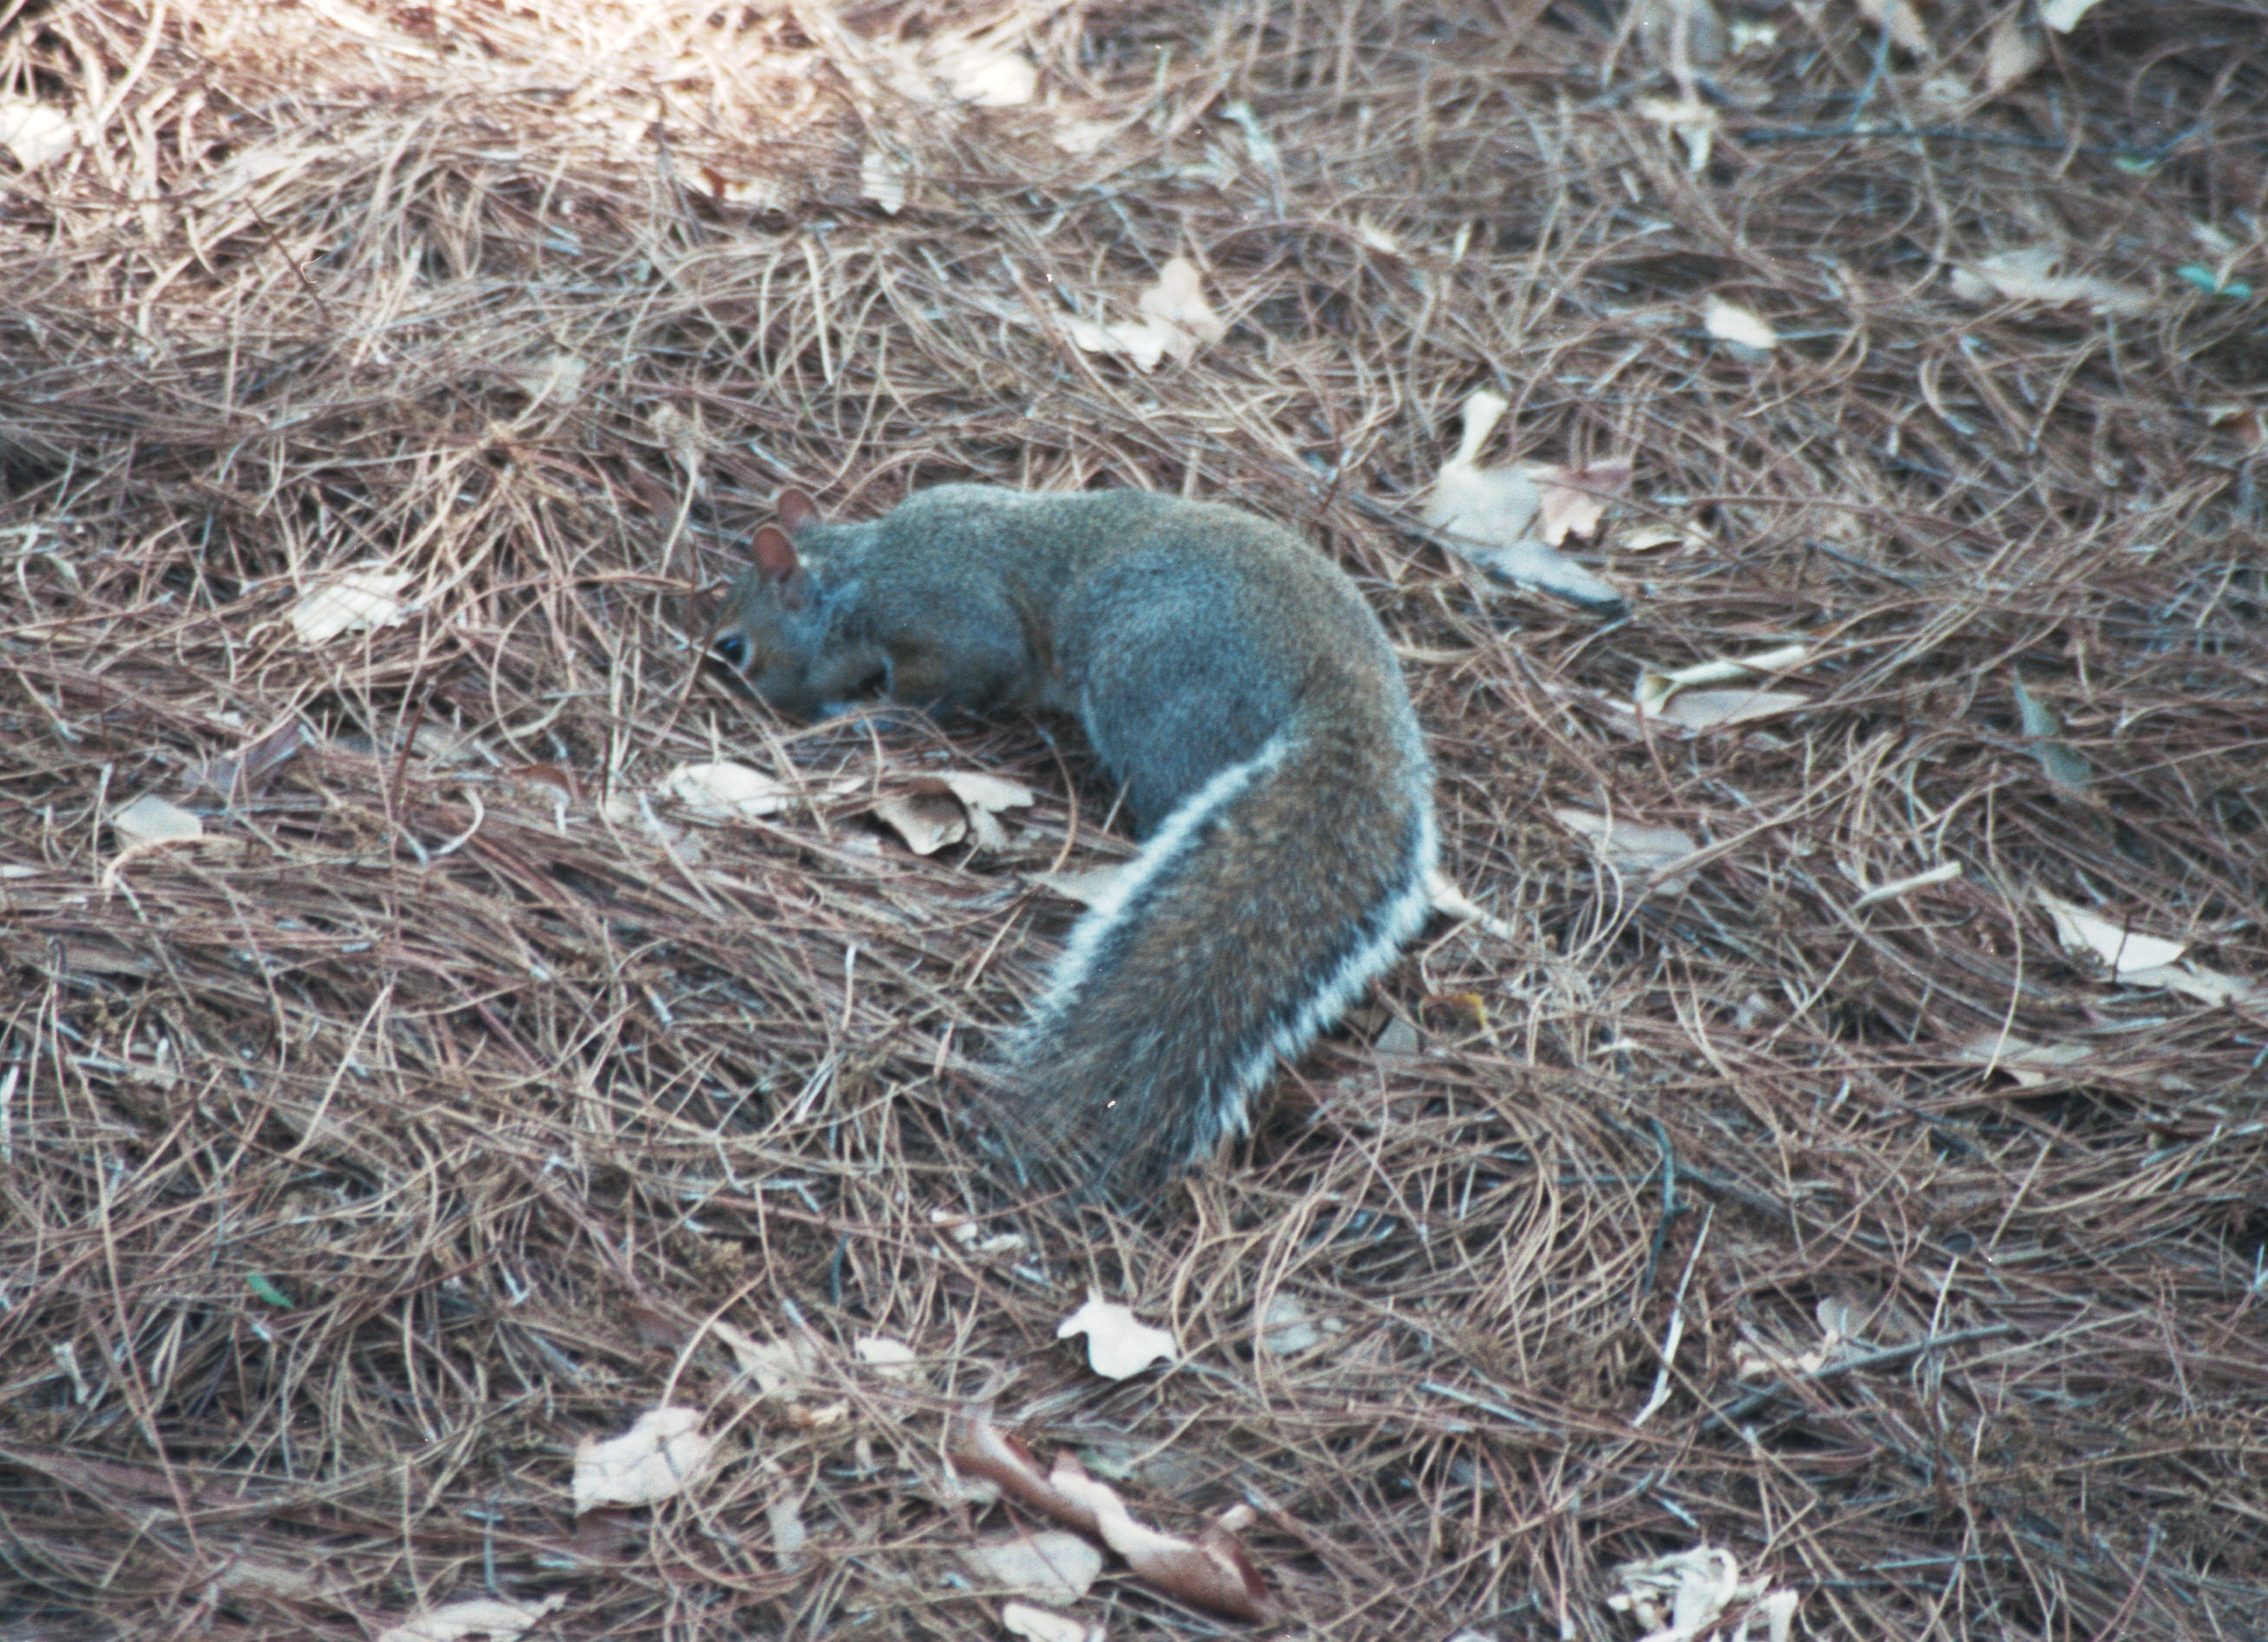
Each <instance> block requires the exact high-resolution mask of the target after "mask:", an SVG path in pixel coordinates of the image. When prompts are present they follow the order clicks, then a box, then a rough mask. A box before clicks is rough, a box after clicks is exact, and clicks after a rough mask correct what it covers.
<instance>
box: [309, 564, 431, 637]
mask: <svg viewBox="0 0 2268 1642" xmlns="http://www.w3.org/2000/svg"><path fill="white" fill-rule="evenodd" d="M409 579H410V578H409V571H381V570H374V569H356V570H351V571H346V572H345V573H344V574H343V575H340V576H336V577H334V578H331V579H330V580H328V581H327V582H325V583H323V584H322V585H320V586H318V587H314V588H311V589H310V590H309V591H307V592H306V593H302V594H301V595H300V596H299V599H298V602H297V603H295V604H294V605H292V607H291V610H290V611H289V612H288V613H287V619H288V620H289V621H290V622H291V629H292V630H293V631H294V632H296V633H297V634H298V636H299V642H300V643H301V644H322V643H324V642H325V641H326V640H328V639H333V638H336V637H338V636H339V635H340V634H342V633H353V632H359V631H361V630H363V629H365V628H372V627H386V626H388V625H390V624H391V623H393V622H398V621H400V620H401V616H402V614H403V611H404V609H405V606H404V605H403V603H402V601H401V600H400V599H399V598H397V597H396V596H395V595H396V594H398V593H401V590H402V589H403V588H404V587H406V586H408V585H409Z"/></svg>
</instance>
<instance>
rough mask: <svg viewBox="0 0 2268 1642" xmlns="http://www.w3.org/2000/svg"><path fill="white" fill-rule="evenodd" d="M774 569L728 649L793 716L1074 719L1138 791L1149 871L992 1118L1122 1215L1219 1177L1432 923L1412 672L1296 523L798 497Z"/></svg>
mask: <svg viewBox="0 0 2268 1642" xmlns="http://www.w3.org/2000/svg"><path fill="white" fill-rule="evenodd" d="M752 556H753V559H754V563H753V564H752V565H751V566H750V567H749V568H748V569H747V570H746V571H743V572H741V574H740V576H739V577H738V578H736V579H735V580H734V581H733V584H732V586H731V588H730V591H729V592H728V593H727V594H726V596H725V603H724V607H723V609H722V611H721V613H720V615H719V618H718V622H717V625H716V628H715V637H714V640H713V651H714V653H715V654H716V656H717V657H718V659H720V660H721V661H723V662H724V663H725V665H726V666H729V667H730V668H732V669H733V671H734V672H735V673H737V674H740V677H741V678H742V679H743V680H744V681H746V682H747V684H748V685H749V686H751V687H752V688H754V690H755V693H756V694H757V695H758V696H761V697H762V699H763V700H764V701H765V702H767V703H770V705H771V706H772V707H774V708H776V709H777V710H779V711H782V712H784V713H785V714H787V715H789V716H790V717H792V718H799V719H812V718H826V717H829V716H832V715H833V714H835V713H836V712H839V711H843V710H844V709H846V708H847V707H848V706H850V705H851V703H853V702H854V701H856V700H857V699H858V698H860V697H861V696H872V695H873V694H875V693H877V692H879V694H880V695H881V696H884V697H887V699H889V700H891V701H893V702H898V703H905V704H907V705H910V706H913V707H917V708H920V709H923V710H924V711H928V712H930V713H931V714H932V715H942V714H946V713H954V712H961V711H983V710H986V709H990V708H993V707H1003V706H1005V707H1013V708H1021V709H1027V710H1058V711H1067V712H1069V713H1071V714H1072V715H1074V716H1075V717H1077V718H1079V721H1080V724H1081V725H1082V727H1083V728H1084V729H1085V731H1086V737H1087V740H1088V741H1089V742H1090V743H1091V744H1092V746H1093V747H1094V751H1095V752H1096V754H1097V755H1099V756H1100V758H1101V762H1102V763H1103V765H1104V766H1105V768H1106V769H1108V771H1109V772H1110V774H1111V775H1112V776H1113V777H1116V779H1117V780H1118V781H1120V782H1122V783H1123V786H1124V792H1125V802H1126V806H1127V807H1128V809H1129V810H1130V812H1131V814H1132V816H1133V820H1134V822H1135V825H1136V828H1137V829H1138V832H1139V834H1140V835H1141V836H1143V838H1144V839H1145V843H1144V846H1143V848H1142V850H1141V852H1140V853H1139V854H1138V856H1137V857H1136V858H1135V859H1134V860H1133V861H1132V862H1130V864H1129V865H1127V866H1126V867H1125V868H1124V869H1123V870H1122V871H1121V873H1119V874H1118V875H1117V876H1116V878H1115V879H1114V880H1112V881H1111V884H1110V886H1109V887H1108V890H1107V891H1106V892H1105V893H1104V894H1103V895H1101V898H1100V899H1098V900H1097V901H1096V902H1095V903H1094V905H1093V906H1092V907H1091V908H1090V909H1088V910H1087V911H1086V914H1085V915H1084V916H1083V917H1081V918H1080V919H1079V922H1078V923H1077V924H1075V925H1074V926H1073V928H1072V930H1071V939H1070V941H1069V943H1068V944H1067V946H1065V948H1064V952H1063V954H1062V956H1061V957H1060V958H1059V959H1058V960H1057V962H1056V964H1055V966H1054V968H1053V970H1052V971H1051V973H1050V974H1049V977H1048V979H1047V982H1046V983H1045V986H1044V988H1043V990H1042V993H1041V996H1040V998H1039V999H1038V1000H1037V1002H1036V1003H1035V1005H1033V1007H1032V1010H1031V1012H1030V1015H1029V1017H1028V1019H1027V1020H1026V1022H1025V1024H1024V1025H1023V1026H1022V1027H1021V1028H1020V1029H1019V1030H1017V1031H1016V1032H1014V1033H1013V1035H1012V1036H1011V1037H1010V1038H1009V1039H1008V1042H1007V1044H1006V1047H1005V1053H1004V1054H1003V1055H1001V1056H1000V1057H999V1064H998V1068H997V1071H998V1086H997V1089H996V1090H995V1092H994V1093H991V1094H990V1095H988V1096H987V1097H985V1101H986V1103H988V1104H989V1105H990V1108H991V1115H992V1116H993V1117H994V1118H995V1119H996V1127H997V1130H998V1138H999V1139H1000V1141H1001V1142H1002V1143H1003V1144H1004V1145H1005V1148H1006V1149H1007V1151H1008V1152H1009V1153H1010V1155H1011V1156H1012V1157H1013V1159H1014V1160H1016V1162H1017V1164H1018V1166H1019V1167H1020V1168H1021V1167H1024V1166H1026V1165H1027V1164H1039V1165H1042V1166H1045V1167H1050V1168H1052V1169H1053V1170H1054V1171H1055V1172H1056V1173H1057V1174H1058V1175H1059V1176H1060V1177H1061V1178H1063V1179H1064V1180H1066V1181H1068V1182H1072V1183H1074V1184H1080V1183H1083V1185H1084V1187H1086V1188H1091V1189H1094V1191H1095V1192H1097V1193H1098V1194H1099V1195H1101V1196H1102V1197H1106V1198H1108V1199H1115V1200H1120V1201H1123V1200H1125V1199H1126V1198H1127V1197H1129V1196H1130V1194H1133V1193H1138V1192H1141V1191H1145V1190H1148V1189H1154V1188H1155V1187H1157V1186H1159V1185H1161V1184H1162V1183H1164V1182H1165V1181H1166V1180H1167V1179H1169V1178H1171V1177H1172V1176H1173V1175H1175V1174H1178V1173H1180V1172H1181V1171H1182V1170H1183V1169H1185V1168H1187V1167H1189V1166H1191V1165H1193V1164H1195V1163H1197V1162H1198V1161H1201V1160H1204V1158H1206V1157H1207V1156H1209V1155H1210V1154H1211V1152H1213V1151H1214V1150H1215V1149H1216V1148H1217V1147H1218V1146H1219V1145H1220V1143H1222V1142H1223V1141H1225V1140H1226V1139H1228V1138H1231V1137H1233V1136H1235V1135H1239V1134H1241V1133H1243V1132H1244V1131H1245V1130H1246V1129H1247V1128H1248V1124H1249V1122H1250V1108H1251V1104H1252V1101H1253V1097H1254V1095H1255V1093H1256V1092H1257V1090H1258V1089H1259V1087H1260V1086H1261V1085H1263V1083H1264V1082H1265V1081H1266V1080H1267V1079H1268V1077H1269V1075H1270V1071H1271V1070H1272V1069H1273V1067H1274V1064H1275V1061H1276V1058H1277V1057H1278V1056H1279V1055H1280V1056H1285V1057H1291V1056H1294V1055H1296V1054H1298V1053H1299V1052H1300V1050H1301V1049H1304V1048H1305V1047H1306V1046H1307V1044H1308V1043H1309V1042H1311V1041H1312V1040H1313V1039H1314V1036H1315V1035H1316V1034H1317V1033H1319V1032H1321V1031H1322V1029H1323V1028H1324V1027H1328V1026H1329V1025H1330V1024H1331V1022H1332V1021H1333V1020H1336V1019H1337V1016H1338V1014H1339V1012H1340V1011H1341V1010H1343V1009H1344V1007H1345V1006H1346V1005H1347V1004H1348V1002H1349V1001H1350V1000H1351V998H1352V997H1353V996H1354V994H1355V993H1356V992H1357V991H1358V990H1359V989H1360V988H1361V987H1362V986H1363V985H1364V984H1365V983H1367V982H1369V981H1370V980H1371V979H1372V978H1373V977H1374V976H1377V975H1378V974H1379V973H1380V972H1381V971H1382V970H1383V969H1385V968H1386V967H1387V966H1388V964H1390V963H1391V962H1392V961H1394V959H1395V955H1396V954H1397V953H1398V952H1399V951H1400V950H1401V948H1402V946H1403V943H1404V942H1406V941H1407V940H1409V939H1410V937H1411V936H1413V935H1414V934H1415V933H1416V932H1417V931H1418V927H1419V926H1420V925H1421V924H1423V923H1424V922H1425V917H1426V913H1427V909H1428V907H1429V905H1430V894H1429V887H1428V880H1429V879H1430V878H1431V876H1432V870H1433V863H1434V852H1435V837H1434V826H1433V803H1432V769H1431V766H1430V765H1429V763H1428V762H1427V760H1426V756H1425V740H1424V737H1423V735H1422V734H1421V733H1420V732H1419V729H1418V719H1417V715H1416V713H1415V712H1414V711H1412V710H1411V708H1410V696H1409V692H1408V690H1407V689H1406V688H1405V687H1404V685H1403V678H1402V670H1401V667H1400V666H1399V664H1398V663H1397V662H1396V661H1395V656H1394V652H1393V650H1392V648H1391V647H1390V645H1389V644H1388V641H1387V637H1386V633H1385V630H1384V629H1383V628H1381V626H1380V624H1379V621H1378V617H1377V615H1375V614H1374V613H1373V611H1372V609H1371V608H1370V607H1369V605H1368V604H1367V603H1366V602H1365V601H1364V600H1363V597H1362V595H1361V593H1359V591H1358V590H1357V589H1356V587H1355V585H1354V583H1353V581H1352V580H1351V578H1349V577H1348V576H1347V575H1346V573H1345V572H1344V571H1342V570H1340V569H1339V568H1338V566H1337V565H1336V564H1334V563H1331V562H1330V561H1329V559H1327V558H1325V557H1324V556H1322V553H1320V552H1318V551H1317V550H1316V549H1314V548H1313V547H1311V546H1310V545H1309V544H1308V543H1307V541H1304V540H1303V539H1301V538H1300V536H1298V535H1296V534H1293V533H1292V531H1290V530H1287V529H1285V527H1284V526H1280V525H1277V524H1274V523H1271V522H1270V521H1269V520H1267V519H1262V518H1260V517H1258V516H1256V515H1255V514H1252V513H1248V512H1242V511H1241V510H1239V509H1237V508H1233V507H1228V506H1224V505H1220V504H1215V503H1209V502H1198V501H1192V500H1189V499H1186V498H1183V497H1171V496H1164V495H1160V494H1158V493H1156V492H1152V491H1147V490H1100V491H1086V492H1071V493H1031V492H1025V491H1020V490H1008V489H1005V488H1002V487H998V486H993V485H983V484H945V485H938V486H934V487H932V488H930V489H926V490H917V491H916V492H914V493H913V494H912V495H911V496H909V497H907V499H906V500H905V501H904V502H902V503H901V504H899V505H898V506H897V507H895V509H893V510H891V511H890V512H888V513H887V514H885V515H884V516H883V517H881V518H880V519H874V520H872V521H869V522H866V523H863V524H829V523H827V522H825V521H824V520H822V519H821V516H820V512H819V508H818V506H817V505H816V504H814V502H813V501H812V499H811V498H810V497H808V496H807V495H806V494H804V493H803V492H802V491H800V490H788V491H786V492H784V494H783V495H782V496H781V497H780V498H779V502H778V504H777V523H776V524H769V525H766V526H763V527H762V528H761V529H760V530H758V531H757V532H756V534H755V539H754V541H753V544H752Z"/></svg>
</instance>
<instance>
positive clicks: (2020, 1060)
mask: <svg viewBox="0 0 2268 1642" xmlns="http://www.w3.org/2000/svg"><path fill="white" fill-rule="evenodd" d="M1954 1055H1955V1057H1956V1058H1958V1059H1961V1060H1963V1061H1966V1062H1968V1063H1970V1064H1971V1065H1976V1066H1985V1067H1989V1068H1990V1069H1992V1071H2002V1072H2006V1073H2007V1075H2008V1076H2009V1077H2011V1078H2014V1079H2015V1080H2016V1081H2017V1083H2019V1084H2020V1085H2021V1086H2023V1087H2025V1088H2027V1089H2036V1088H2038V1087H2039V1086H2041V1085H2042V1084H2044V1083H2047V1082H2049V1081H2050V1080H2051V1079H2056V1078H2059V1077H2065V1076H2067V1075H2068V1074H2069V1073H2070V1071H2071V1069H2072V1068H2073V1067H2074V1066H2079V1065H2083V1064H2086V1063H2087V1062H2088V1061H2091V1060H2093V1059H2095V1051H2094V1050H2093V1049H2088V1048H2087V1047H2086V1046H2085V1045H2084V1044H2079V1043H2034V1042H2029V1040H2027V1039H2024V1038H2020V1037H2014V1036H2011V1035H2008V1034H2007V1033H2002V1032H1980V1033H1978V1034H1977V1035H1976V1036H1975V1037H1973V1038H1971V1039H1970V1040H1969V1041H1968V1042H1966V1043H1963V1044H1962V1045H1960V1046H1959V1047H1958V1048H1957V1049H1955V1050H1954Z"/></svg>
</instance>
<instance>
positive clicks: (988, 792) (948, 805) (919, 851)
mask: <svg viewBox="0 0 2268 1642" xmlns="http://www.w3.org/2000/svg"><path fill="white" fill-rule="evenodd" d="M910 785H911V790H910V791H909V792H904V793H894V794H892V795H891V796H890V797H888V798H886V799H882V800H881V801H880V803H878V804H876V805H875V806H874V815H875V818H876V819H877V820H879V821H884V822H886V823H887V824H888V826H889V827H890V828H891V829H892V830H893V831H895V833H896V834H897V835H898V836H899V837H901V838H902V839H904V840H905V843H906V848H908V849H909V850H912V851H913V852H914V853H915V854H916V855H933V854H935V853H936V852H937V851H938V850H942V849H943V848H945V846H946V845H947V844H951V843H960V842H961V840H962V839H963V838H966V837H968V836H969V835H970V834H971V833H974V834H975V835H976V847H977V848H978V849H979V850H987V851H994V852H997V851H998V850H1005V849H1006V848H1007V847H1008V834H1007V830H1006V829H1005V828H1003V827H1002V826H1001V825H1000V823H999V821H998V820H996V819H995V818H994V817H995V813H996V812H998V811H999V810H1004V809H1015V808H1020V807H1022V806H1027V805H1029V804H1030V803H1031V801H1032V790H1031V789H1030V788H1029V787H1027V786H1022V785H1020V784H1017V783H1015V782H1013V781H1003V780H1001V779H1000V778H999V777H997V776H981V775H976V774H973V773H969V772H955V773H953V774H949V775H943V776H923V777H917V778H916V779H915V780H914V781H913V782H912V783H911V784H910Z"/></svg>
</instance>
